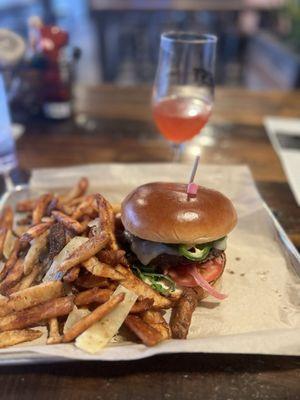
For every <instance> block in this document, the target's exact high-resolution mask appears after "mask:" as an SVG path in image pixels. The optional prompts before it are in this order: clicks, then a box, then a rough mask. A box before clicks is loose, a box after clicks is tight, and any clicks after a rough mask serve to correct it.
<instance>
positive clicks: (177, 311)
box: [170, 288, 198, 339]
mask: <svg viewBox="0 0 300 400" xmlns="http://www.w3.org/2000/svg"><path fill="white" fill-rule="evenodd" d="M197 303H198V301H197V295H196V293H195V292H194V290H193V289H191V288H186V289H184V291H183V293H182V296H181V298H180V299H179V301H178V302H177V303H176V305H175V307H174V308H173V310H172V314H171V320H170V327H171V331H172V337H173V338H174V339H186V337H187V334H188V332H189V327H190V324H191V320H192V315H193V312H194V311H195V308H196V306H197Z"/></svg>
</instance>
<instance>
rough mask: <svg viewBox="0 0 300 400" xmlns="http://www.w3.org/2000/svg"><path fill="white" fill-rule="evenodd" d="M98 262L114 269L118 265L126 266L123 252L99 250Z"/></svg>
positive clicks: (126, 262)
mask: <svg viewBox="0 0 300 400" xmlns="http://www.w3.org/2000/svg"><path fill="white" fill-rule="evenodd" d="M98 258H99V260H100V261H102V262H104V263H106V264H109V265H112V266H113V267H116V266H117V265H118V264H122V265H126V266H127V265H128V261H127V260H126V257H125V251H124V250H101V251H99V253H98Z"/></svg>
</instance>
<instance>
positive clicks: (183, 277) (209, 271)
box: [168, 256, 225, 287]
mask: <svg viewBox="0 0 300 400" xmlns="http://www.w3.org/2000/svg"><path fill="white" fill-rule="evenodd" d="M224 264H225V259H224V258H223V257H221V256H220V257H216V258H214V259H213V260H209V261H206V262H205V263H202V264H200V265H199V264H197V263H190V264H186V265H180V266H178V267H174V268H170V269H169V270H168V275H170V277H171V278H172V279H173V280H174V281H175V282H176V283H177V284H178V285H180V286H186V287H196V286H199V285H198V283H197V282H196V281H195V279H194V277H193V276H192V275H191V274H190V272H189V269H190V268H191V266H195V265H196V266H197V268H198V270H199V272H200V273H201V275H202V277H203V278H204V279H205V280H206V281H207V282H212V281H214V280H216V279H217V278H218V277H219V276H220V275H221V274H222V272H223V269H224Z"/></svg>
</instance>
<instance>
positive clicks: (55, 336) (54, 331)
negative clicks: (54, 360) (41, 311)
mask: <svg viewBox="0 0 300 400" xmlns="http://www.w3.org/2000/svg"><path fill="white" fill-rule="evenodd" d="M48 325H49V337H48V339H47V344H57V343H60V342H61V339H62V338H61V336H60V334H59V326H58V320H57V318H51V319H49V321H48Z"/></svg>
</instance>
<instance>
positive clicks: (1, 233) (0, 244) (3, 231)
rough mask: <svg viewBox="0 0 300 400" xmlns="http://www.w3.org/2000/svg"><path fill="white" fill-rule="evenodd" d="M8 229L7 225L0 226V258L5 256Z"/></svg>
mask: <svg viewBox="0 0 300 400" xmlns="http://www.w3.org/2000/svg"><path fill="white" fill-rule="evenodd" d="M7 232H8V229H7V228H5V227H2V228H0V259H1V258H3V249H4V243H5V239H6V235H7Z"/></svg>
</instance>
